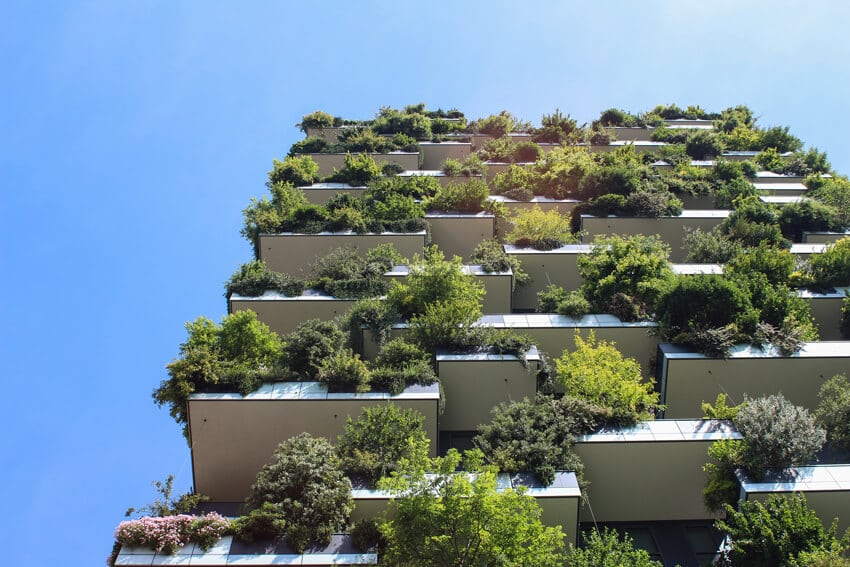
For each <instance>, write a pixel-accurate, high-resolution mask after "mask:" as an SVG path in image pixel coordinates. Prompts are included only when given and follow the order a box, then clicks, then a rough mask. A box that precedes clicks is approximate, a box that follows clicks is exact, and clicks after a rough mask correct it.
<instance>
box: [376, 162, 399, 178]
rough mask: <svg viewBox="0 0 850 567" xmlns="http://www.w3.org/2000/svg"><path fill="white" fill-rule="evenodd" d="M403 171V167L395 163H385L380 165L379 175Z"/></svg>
mask: <svg viewBox="0 0 850 567" xmlns="http://www.w3.org/2000/svg"><path fill="white" fill-rule="evenodd" d="M402 172H404V168H403V167H402V166H400V165H399V164H397V163H385V164H384V165H382V166H381V175H384V176H387V177H390V176H393V175H398V174H399V173H402Z"/></svg>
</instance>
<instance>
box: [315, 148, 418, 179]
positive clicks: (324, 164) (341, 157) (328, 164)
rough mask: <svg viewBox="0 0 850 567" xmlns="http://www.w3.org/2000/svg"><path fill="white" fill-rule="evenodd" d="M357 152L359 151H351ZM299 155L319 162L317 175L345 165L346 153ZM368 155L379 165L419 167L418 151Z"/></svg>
mask: <svg viewBox="0 0 850 567" xmlns="http://www.w3.org/2000/svg"><path fill="white" fill-rule="evenodd" d="M354 153H359V152H352V154H354ZM298 155H299V156H310V157H311V158H313V161H315V162H316V163H317V164H319V172H318V175H319V176H320V177H327V176H328V175H331V174H333V172H334V171H340V170H342V169H343V168H344V167H345V156H346V155H347V154H325V153H318V154H298ZM369 156H370V157H371V158H372V159H374V160H375V163H377V164H378V165H379V166H383V165H385V164H388V163H394V164H396V165H399V166H401V167H402V168H404V169H419V159H420V158H419V152H390V153H386V154H379V153H370V154H369Z"/></svg>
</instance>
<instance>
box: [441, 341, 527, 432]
mask: <svg viewBox="0 0 850 567" xmlns="http://www.w3.org/2000/svg"><path fill="white" fill-rule="evenodd" d="M528 356H529V360H528V368H525V367H524V366H523V365H522V363H521V362H520V361H519V360H518V359H517V358H516V357H515V356H512V355H492V354H491V355H488V354H470V355H458V354H438V355H437V375H438V376H439V377H440V383H441V384H442V386H443V392H444V393H445V405H446V409H445V413H443V415H442V416H440V431H473V430H475V429H477V428H478V426H479V425H480V424H483V423H489V422H490V411H491V410H492V409H493V408H494V407H495V406H497V405H498V404H500V403H502V402H510V401H512V400H517V401H518V400H522V399H523V398H529V399H534V396H535V394H536V393H537V370H538V360H537V359H536V354H532V353H529V355H528Z"/></svg>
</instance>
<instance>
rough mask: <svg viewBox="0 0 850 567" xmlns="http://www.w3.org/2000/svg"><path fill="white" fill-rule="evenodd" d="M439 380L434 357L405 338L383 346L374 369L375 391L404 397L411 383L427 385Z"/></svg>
mask: <svg viewBox="0 0 850 567" xmlns="http://www.w3.org/2000/svg"><path fill="white" fill-rule="evenodd" d="M436 381H437V375H436V374H435V373H434V368H433V367H432V366H431V357H430V356H429V355H428V353H426V352H425V351H423V350H422V349H421V348H419V346H417V345H415V344H411V343H408V342H406V341H405V340H404V339H402V338H396V339H393V340H391V341H389V342H387V343H386V344H384V345H383V346H382V347H381V350H380V352H378V356H377V357H376V358H375V362H374V364H373V367H372V388H373V389H374V390H381V391H387V392H389V393H391V394H400V393H401V392H402V391H404V389H405V388H406V387H407V386H409V385H411V384H420V385H423V386H427V385H430V384H433V383H434V382H436Z"/></svg>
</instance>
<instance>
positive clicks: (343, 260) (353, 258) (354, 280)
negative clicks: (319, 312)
mask: <svg viewBox="0 0 850 567" xmlns="http://www.w3.org/2000/svg"><path fill="white" fill-rule="evenodd" d="M404 261H405V260H404V259H403V258H401V256H400V255H399V253H398V252H396V250H395V247H394V246H393V245H392V244H382V245H379V246H377V247H375V248H372V249H370V250H369V251H368V252H367V253H366V257H365V258H363V257H362V256H361V255H360V254H358V252H357V251H356V250H355V249H354V248H352V247H341V248H337V249H335V250H332V251H331V252H329V253H328V254H326V255H325V256H322V257H321V258H319V259H318V260H317V261H316V262H315V263H314V264H313V266H312V267H311V270H312V274H313V277H314V278H315V281H314V283H313V285H314V287H316V288H317V289H321V290H324V291H325V292H327V293H329V294H330V295H332V296H334V297H337V298H341V299H360V298H364V297H377V296H381V295H384V294H385V293H386V292H387V290H388V289H389V284H388V283H387V282H386V281H385V280H384V278H383V275H384V274H385V273H386V272H387V271H389V270H390V269H392V267H393V266H395V265H398V264H403V263H404Z"/></svg>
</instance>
